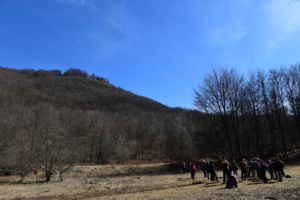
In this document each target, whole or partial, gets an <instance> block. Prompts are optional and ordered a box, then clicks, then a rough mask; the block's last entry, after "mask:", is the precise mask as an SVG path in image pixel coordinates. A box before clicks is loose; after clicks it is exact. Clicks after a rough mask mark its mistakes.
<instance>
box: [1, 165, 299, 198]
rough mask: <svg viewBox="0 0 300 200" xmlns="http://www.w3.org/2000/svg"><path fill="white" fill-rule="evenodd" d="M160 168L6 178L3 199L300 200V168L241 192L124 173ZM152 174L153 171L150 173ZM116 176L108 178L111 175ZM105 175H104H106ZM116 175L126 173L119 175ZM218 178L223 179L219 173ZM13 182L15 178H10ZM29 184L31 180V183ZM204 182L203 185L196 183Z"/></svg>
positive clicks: (86, 169)
mask: <svg viewBox="0 0 300 200" xmlns="http://www.w3.org/2000/svg"><path fill="white" fill-rule="evenodd" d="M158 166H159V165H139V166H137V165H132V166H111V165H107V166H101V167H98V166H77V167H76V168H74V169H73V170H72V171H71V172H70V173H69V174H68V176H67V178H66V180H65V181H64V182H55V181H53V182H50V183H46V184H9V183H5V181H8V179H7V177H6V179H5V177H4V178H2V179H1V182H2V184H1V185H0V199H3V200H4V199H5V200H13V199H14V200H16V199H26V200H54V199H63V200H71V199H80V200H83V199H89V200H98V199H99V200H101V199H103V200H104V199H115V200H119V199H120V200H121V199H122V200H123V199H128V200H129V199H130V200H134V199H147V200H154V199H155V200H158V199H175V200H176V199H178V200H179V199H183V200H194V199H201V200H202V199H203V200H208V199H220V200H231V199H233V200H234V199H245V200H252V199H283V200H284V199H292V200H293V199H295V200H296V199H297V200H298V199H299V196H300V178H299V177H300V166H291V167H289V168H288V169H287V172H288V173H289V174H292V175H293V178H291V179H284V182H281V183H279V182H273V183H272V184H261V183H260V182H255V181H246V182H243V183H241V184H239V188H238V189H232V190H228V189H224V185H221V184H219V183H215V184H214V183H210V182H209V181H207V180H205V179H203V178H202V174H200V173H198V174H197V175H198V179H197V180H196V182H195V184H193V183H192V181H191V179H190V178H189V174H176V175H171V174H161V175H158V174H154V175H151V173H150V175H134V176H126V175H125V174H126V173H127V172H128V170H129V171H131V170H133V168H136V170H137V172H143V170H146V171H147V170H149V169H153V168H156V167H158ZM150 171H151V170H150ZM110 173H111V174H114V175H115V176H112V177H109V176H108V175H109V174H110ZM103 174H104V175H105V176H104V175H103ZM116 174H124V175H123V176H116ZM219 176H221V175H220V174H219ZM9 178H10V179H11V178H13V177H9ZM28 181H30V180H28ZM199 181H201V182H202V183H201V184H197V183H199Z"/></svg>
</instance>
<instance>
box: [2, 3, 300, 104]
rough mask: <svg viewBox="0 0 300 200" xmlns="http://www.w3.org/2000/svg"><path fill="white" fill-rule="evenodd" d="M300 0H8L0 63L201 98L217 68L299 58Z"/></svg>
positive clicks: (250, 67)
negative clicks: (81, 73) (75, 71)
mask: <svg viewBox="0 0 300 200" xmlns="http://www.w3.org/2000/svg"><path fill="white" fill-rule="evenodd" d="M299 35H300V1H297V0H263V1H262V0H0V65H2V66H7V67H13V68H35V69H40V68H42V69H61V70H65V69H67V68H71V67H76V68H81V69H84V70H86V71H87V72H89V73H95V74H97V75H99V76H102V77H106V78H108V79H109V80H110V82H112V83H113V84H115V85H117V86H119V87H122V88H124V89H126V90H130V91H132V92H134V93H137V94H139V95H143V96H147V97H150V98H152V99H154V100H157V101H159V102H161V103H163V104H166V105H169V106H174V107H175V106H179V107H185V108H193V97H194V94H193V89H195V88H196V87H197V85H198V84H199V83H201V80H202V79H203V77H205V75H207V74H208V73H210V72H211V71H212V69H218V68H224V67H231V68H236V69H238V70H239V71H241V72H242V73H248V72H251V71H255V70H256V69H269V68H276V67H281V66H283V65H289V64H295V63H299V61H300V50H299V47H300V37H299Z"/></svg>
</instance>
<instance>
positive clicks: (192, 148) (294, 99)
mask: <svg viewBox="0 0 300 200" xmlns="http://www.w3.org/2000/svg"><path fill="white" fill-rule="evenodd" d="M0 91H1V93H0V117H1V120H0V135H1V140H0V159H1V164H0V165H1V166H0V167H1V168H3V169H4V168H6V169H13V170H14V171H15V173H17V174H19V175H20V176H21V178H23V177H25V176H26V175H27V174H28V173H30V172H32V170H33V169H42V170H43V172H44V174H45V177H46V180H50V179H51V176H52V175H53V173H54V172H59V173H61V174H63V173H64V172H65V171H66V170H67V169H69V167H71V166H72V165H73V164H74V163H95V164H104V163H126V162H128V161H132V160H140V161H153V160H183V159H199V158H202V157H205V156H210V157H213V156H214V157H216V156H222V155H225V156H228V157H230V158H241V157H243V156H253V155H261V156H262V155H275V154H277V153H286V152H288V151H290V150H292V149H294V148H296V147H297V145H298V144H299V142H300V123H299V118H300V66H299V65H296V66H291V67H289V68H284V69H280V70H270V71H269V72H257V73H255V74H251V75H248V76H243V75H241V74H239V73H237V72H236V71H234V70H221V71H218V72H213V73H212V74H211V75H209V76H207V77H206V78H205V80H204V81H203V82H202V83H201V84H200V85H199V87H198V88H197V89H196V90H195V106H196V107H197V109H198V111H196V110H188V109H182V108H170V107H168V106H165V105H162V104H160V103H158V102H155V101H153V100H151V99H148V98H146V97H141V96H138V95H135V94H133V93H131V92H128V91H125V90H123V89H121V88H118V87H116V86H114V85H113V84H111V83H110V82H109V81H108V80H106V79H105V78H101V77H97V76H95V75H89V74H87V73H86V72H83V71H81V70H79V69H69V70H67V71H65V72H61V71H59V70H52V71H45V70H14V69H9V68H4V67H2V68H0Z"/></svg>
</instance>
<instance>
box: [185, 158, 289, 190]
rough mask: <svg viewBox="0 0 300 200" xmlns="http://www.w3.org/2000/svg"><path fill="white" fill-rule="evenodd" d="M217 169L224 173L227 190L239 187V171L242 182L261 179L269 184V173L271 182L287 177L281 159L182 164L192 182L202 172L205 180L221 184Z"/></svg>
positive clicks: (209, 161)
mask: <svg viewBox="0 0 300 200" xmlns="http://www.w3.org/2000/svg"><path fill="white" fill-rule="evenodd" d="M217 169H219V170H221V171H222V173H223V184H226V188H234V187H238V170H239V169H240V171H241V174H240V178H241V180H242V181H243V180H246V179H249V178H259V179H260V180H261V181H263V183H268V182H269V179H268V178H267V172H268V173H269V174H270V179H271V180H278V181H282V178H283V177H284V176H285V172H284V162H283V161H282V160H281V159H279V158H273V159H261V158H259V157H254V158H251V159H248V160H247V159H245V158H244V159H242V160H241V161H240V162H236V161H235V160H232V161H231V162H229V161H228V160H226V159H222V160H220V161H212V160H209V159H202V160H199V161H192V162H189V163H187V162H182V163H181V172H184V173H185V172H190V173H191V178H192V180H194V179H195V176H196V173H197V171H202V172H203V176H204V178H207V179H209V180H211V181H216V182H219V178H218V176H217V173H216V171H217Z"/></svg>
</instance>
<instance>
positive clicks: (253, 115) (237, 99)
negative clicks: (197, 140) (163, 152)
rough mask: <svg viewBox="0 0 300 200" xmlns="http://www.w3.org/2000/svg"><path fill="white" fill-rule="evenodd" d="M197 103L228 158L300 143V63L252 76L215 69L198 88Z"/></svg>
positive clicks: (271, 152)
mask: <svg viewBox="0 0 300 200" xmlns="http://www.w3.org/2000/svg"><path fill="white" fill-rule="evenodd" d="M195 106H196V107H197V108H198V110H199V111H201V112H205V113H207V114H208V115H209V118H210V120H209V121H210V124H214V125H211V127H212V130H210V132H211V134H212V135H213V136H215V141H213V143H214V146H216V147H219V148H218V150H219V151H220V152H223V154H225V155H227V156H228V157H238V158H241V157H243V156H249V155H252V156H253V155H260V156H263V155H265V156H274V155H276V154H278V153H284V154H287V153H288V151H290V150H292V149H294V148H296V147H297V146H299V144H300V143H299V141H300V121H299V120H300V65H293V66H290V67H287V68H281V69H272V70H269V71H268V72H263V71H258V72H255V73H252V74H249V75H248V76H244V75H242V74H240V73H238V72H237V71H235V70H233V69H223V70H220V71H214V72H212V73H211V74H210V75H208V76H207V77H206V78H205V79H204V81H203V83H202V84H200V85H199V87H198V88H197V89H196V90H195ZM219 144H221V145H219Z"/></svg>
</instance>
